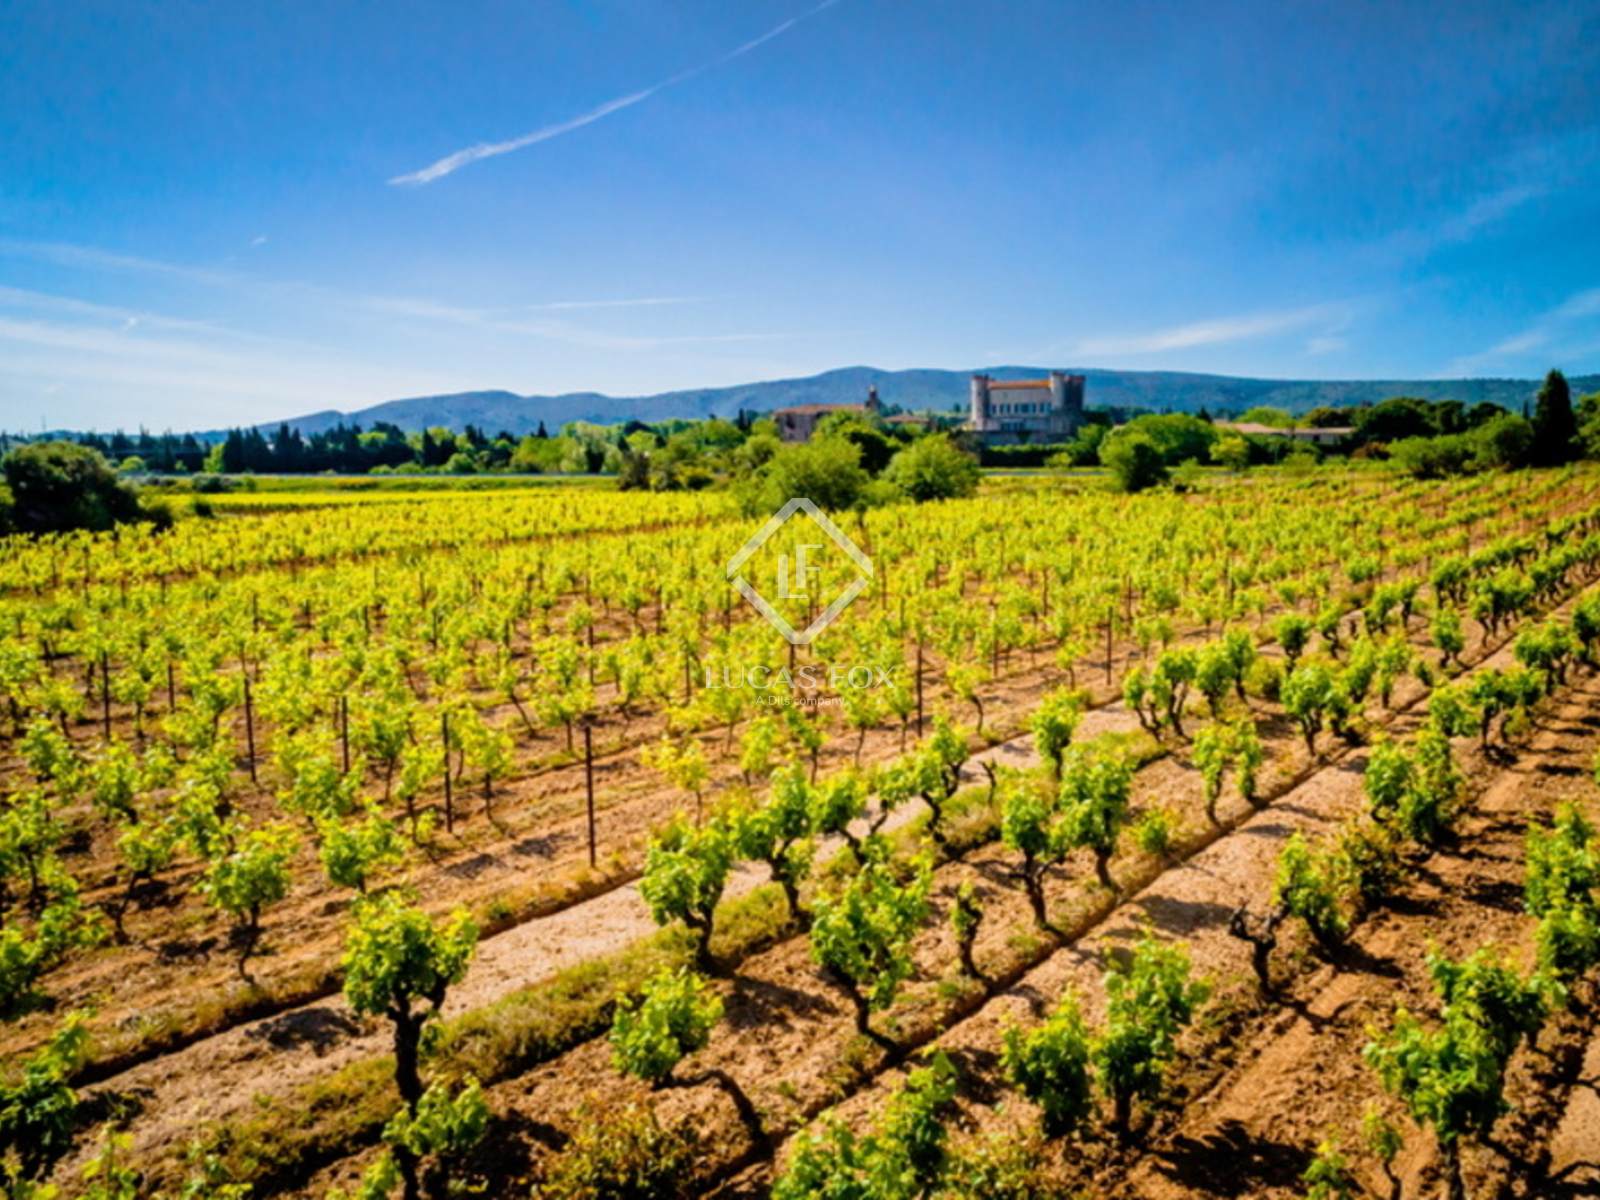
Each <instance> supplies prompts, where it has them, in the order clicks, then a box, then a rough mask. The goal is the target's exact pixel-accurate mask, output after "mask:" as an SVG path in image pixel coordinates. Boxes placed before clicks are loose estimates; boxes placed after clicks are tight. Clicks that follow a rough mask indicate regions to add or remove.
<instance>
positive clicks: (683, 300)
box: [527, 296, 700, 312]
mask: <svg viewBox="0 0 1600 1200" xmlns="http://www.w3.org/2000/svg"><path fill="white" fill-rule="evenodd" d="M698 303H700V297H698V296H636V297H633V298H631V299H624V300H550V301H547V302H546V303H544V304H530V305H528V306H527V307H528V308H529V309H530V310H534V311H547V312H555V311H558V310H561V309H569V308H660V307H663V306H665V305H669V304H698Z"/></svg>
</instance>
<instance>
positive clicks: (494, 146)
mask: <svg viewBox="0 0 1600 1200" xmlns="http://www.w3.org/2000/svg"><path fill="white" fill-rule="evenodd" d="M837 3H839V0H823V3H821V4H819V5H817V6H816V7H815V8H813V9H810V10H808V11H807V12H803V13H801V14H799V15H798V16H793V17H790V18H789V19H788V20H786V21H783V22H781V23H779V24H777V25H775V26H773V27H772V28H771V29H769V30H767V32H766V33H763V34H762V35H761V36H760V37H756V38H752V39H750V40H749V41H748V42H745V43H743V44H742V45H739V46H736V47H734V48H733V49H732V50H730V51H728V52H727V53H726V54H723V55H721V56H719V57H717V58H714V59H712V60H710V61H709V62H704V63H700V64H699V65H698V66H693V67H689V68H686V69H685V70H682V71H679V72H678V73H677V74H676V75H671V76H669V77H668V78H666V79H663V80H662V81H661V82H660V83H654V84H651V85H650V86H649V87H646V88H641V89H640V90H638V91H636V92H629V93H628V94H627V95H625V96H617V97H616V98H615V99H611V100H607V101H606V102H605V103H604V104H598V105H596V106H595V107H594V108H591V109H590V110H589V111H588V112H585V113H580V114H579V115H578V116H576V117H571V118H569V119H567V120H565V121H557V122H555V123H554V124H551V125H545V126H542V127H541V128H539V129H535V130H533V131H532V132H531V133H525V134H522V135H521V136H520V137H514V138H508V139H507V140H505V141H503V142H479V143H477V144H476V145H473V146H467V147H465V148H464V149H461V150H457V151H455V152H454V153H453V154H447V155H445V156H444V157H443V158H441V159H439V160H438V161H437V162H434V163H430V164H429V165H428V166H426V167H423V168H422V169H421V170H419V171H410V172H408V173H406V174H404V175H396V176H395V177H394V178H393V179H391V180H389V182H390V184H392V185H394V186H397V187H418V186H421V185H422V184H425V183H432V182H434V180H436V179H443V178H444V177H445V176H446V175H450V174H453V173H455V172H456V171H459V170H460V169H461V168H462V167H465V166H468V165H470V164H472V163H475V162H481V161H483V160H484V159H486V158H496V157H498V156H499V155H502V154H510V153H511V152H512V151H515V150H523V149H526V148H527V147H529V146H536V145H538V144H539V143H540V142H548V141H550V140H551V139H552V138H558V137H561V136H562V135H563V134H568V133H572V132H574V131H575V130H579V129H582V128H583V127H584V126H586V125H593V124H594V123H595V122H596V121H601V120H604V119H605V118H606V117H609V116H611V115H612V114H613V113H619V112H621V111H622V110H623V109H625V108H632V107H633V106H634V105H635V104H640V103H642V102H644V101H646V100H648V99H650V97H651V96H654V95H655V94H656V93H658V92H662V91H665V90H666V89H667V88H670V87H675V86H677V85H678V84H680V83H685V82H687V81H688V80H690V79H693V78H694V77H695V76H697V75H702V74H704V73H705V72H706V71H709V70H712V69H713V68H716V67H720V66H722V65H723V64H724V63H729V62H732V61H733V60H734V59H736V58H739V57H741V56H742V55H745V54H749V53H750V52H751V51H752V50H755V49H756V48H757V47H760V46H764V45H766V44H767V43H768V42H770V41H772V39H773V38H776V37H781V36H782V35H784V34H785V33H788V32H789V31H790V30H791V29H793V28H794V27H795V26H796V25H798V24H800V22H802V21H804V20H807V19H809V18H811V17H814V16H816V15H817V14H818V13H820V12H822V11H823V10H824V9H828V8H832V7H833V6H834V5H835V4H837Z"/></svg>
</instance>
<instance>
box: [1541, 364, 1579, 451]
mask: <svg viewBox="0 0 1600 1200" xmlns="http://www.w3.org/2000/svg"><path fill="white" fill-rule="evenodd" d="M1577 441H1578V421H1577V418H1576V417H1574V416H1573V415H1572V390H1571V389H1570V388H1569V387H1568V386H1567V377H1566V376H1565V375H1563V374H1562V373H1561V372H1560V371H1556V370H1552V371H1551V372H1550V374H1548V375H1546V376H1545V377H1544V386H1542V387H1541V388H1540V389H1539V396H1538V399H1537V400H1536V401H1535V403H1534V408H1533V461H1534V462H1535V463H1537V464H1538V465H1539V466H1542V467H1555V466H1560V465H1561V464H1562V463H1568V462H1571V461H1572V460H1573V458H1575V457H1576V455H1577Z"/></svg>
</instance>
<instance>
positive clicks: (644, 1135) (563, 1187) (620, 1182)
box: [533, 1104, 702, 1200]
mask: <svg viewBox="0 0 1600 1200" xmlns="http://www.w3.org/2000/svg"><path fill="white" fill-rule="evenodd" d="M574 1129H575V1132H574V1133H573V1135H572V1140H571V1141H569V1142H568V1143H567V1145H566V1148H565V1149H564V1150H562V1152H561V1153H560V1154H559V1155H558V1156H556V1158H555V1160H554V1161H553V1162H552V1163H551V1164H550V1166H548V1167H547V1168H546V1169H545V1171H544V1177H543V1178H542V1179H541V1180H540V1182H539V1183H538V1184H536V1185H535V1187H534V1189H533V1197H534V1200H695V1198H696V1197H698V1196H700V1195H701V1194H702V1191H701V1188H700V1185H699V1181H698V1179H697V1178H696V1176H697V1174H698V1166H699V1161H700V1158H701V1155H702V1151H701V1148H700V1140H699V1138H698V1137H696V1135H695V1133H694V1131H693V1129H692V1127H690V1126H688V1125H684V1126H678V1127H673V1128H670V1129H669V1128H666V1127H664V1126H663V1125H662V1124H661V1122H660V1121H659V1120H658V1119H657V1117H656V1113H655V1109H653V1108H651V1107H649V1106H647V1105H639V1104H628V1105H623V1106H621V1107H619V1106H617V1105H615V1104H606V1105H604V1106H603V1107H600V1106H598V1105H596V1106H587V1105H586V1106H585V1107H584V1108H583V1109H582V1110H580V1111H579V1113H578V1114H577V1119H576V1121H575V1122H574Z"/></svg>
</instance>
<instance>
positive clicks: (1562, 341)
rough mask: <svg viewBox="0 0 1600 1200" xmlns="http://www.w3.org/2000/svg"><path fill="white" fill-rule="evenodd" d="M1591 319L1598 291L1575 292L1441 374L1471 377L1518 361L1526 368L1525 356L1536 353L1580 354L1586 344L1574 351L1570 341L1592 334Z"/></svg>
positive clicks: (1599, 305)
mask: <svg viewBox="0 0 1600 1200" xmlns="http://www.w3.org/2000/svg"><path fill="white" fill-rule="evenodd" d="M1594 317H1600V287H1595V288H1586V289H1585V290H1583V291H1581V292H1576V293H1574V294H1573V295H1571V296H1568V297H1567V298H1566V299H1565V300H1563V301H1562V302H1561V303H1560V304H1558V305H1556V307H1554V308H1552V309H1551V310H1550V311H1549V312H1547V313H1545V314H1544V315H1543V316H1542V317H1540V318H1539V319H1538V320H1536V321H1534V322H1533V323H1532V324H1530V325H1529V326H1528V327H1527V328H1526V329H1522V330H1519V331H1518V332H1516V333H1513V334H1511V335H1509V336H1507V337H1503V338H1501V339H1500V340H1499V341H1498V342H1496V343H1495V344H1494V345H1492V346H1490V347H1489V348H1488V349H1486V350H1480V351H1479V352H1478V353H1476V354H1466V355H1463V356H1461V357H1460V358H1457V359H1455V360H1454V361H1452V362H1451V363H1450V364H1449V365H1448V366H1447V367H1446V368H1445V374H1447V375H1473V374H1477V373H1478V372H1480V371H1483V370H1484V369H1486V368H1493V367H1496V366H1497V365H1498V366H1500V367H1506V366H1515V365H1518V360H1522V361H1521V363H1520V365H1521V366H1522V367H1524V368H1525V367H1527V366H1528V365H1529V363H1528V359H1527V356H1528V355H1531V354H1532V353H1533V352H1534V351H1536V350H1537V351H1540V352H1543V353H1544V354H1545V355H1546V357H1550V356H1557V357H1559V356H1560V355H1562V354H1563V352H1564V351H1571V352H1579V353H1581V352H1584V351H1585V346H1586V345H1587V343H1585V344H1584V345H1583V346H1579V347H1576V348H1575V347H1574V346H1573V344H1572V339H1573V338H1574V337H1575V336H1576V337H1577V338H1579V339H1580V341H1581V340H1582V338H1583V337H1584V331H1585V329H1586V328H1587V329H1588V331H1589V332H1591V333H1592V332H1593V328H1592V325H1589V322H1590V320H1591V318H1594Z"/></svg>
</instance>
